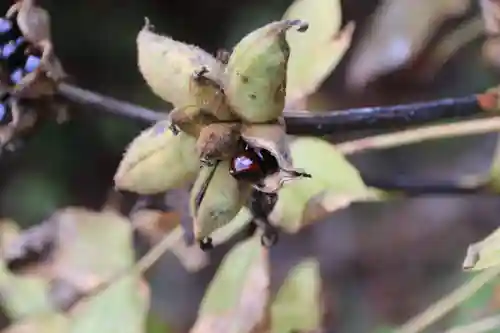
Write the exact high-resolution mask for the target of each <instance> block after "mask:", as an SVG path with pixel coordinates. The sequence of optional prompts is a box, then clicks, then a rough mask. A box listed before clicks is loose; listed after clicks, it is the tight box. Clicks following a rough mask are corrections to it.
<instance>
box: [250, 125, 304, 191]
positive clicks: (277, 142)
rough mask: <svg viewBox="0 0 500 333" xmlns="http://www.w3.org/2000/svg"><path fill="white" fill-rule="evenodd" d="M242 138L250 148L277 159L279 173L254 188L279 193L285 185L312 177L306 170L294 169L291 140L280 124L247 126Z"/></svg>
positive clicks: (268, 177)
mask: <svg viewBox="0 0 500 333" xmlns="http://www.w3.org/2000/svg"><path fill="white" fill-rule="evenodd" d="M241 137H242V139H243V140H244V141H246V142H247V143H248V144H249V145H250V146H252V147H254V148H261V149H265V150H267V151H268V152H269V153H271V155H272V156H273V157H274V158H275V159H276V162H277V164H278V166H279V169H278V171H277V172H275V173H273V174H271V175H268V176H267V177H266V178H265V179H264V180H263V181H262V184H260V185H255V186H254V188H255V189H257V190H259V191H262V192H266V193H274V192H277V191H278V190H279V189H280V188H281V187H282V186H283V184H285V183H286V182H289V181H293V180H295V179H299V178H303V177H311V176H310V175H309V174H307V173H305V172H304V170H300V169H295V168H294V167H293V161H292V155H291V153H290V146H289V140H288V137H287V135H286V133H285V127H284V126H283V125H282V124H280V123H276V124H262V125H260V124H259V125H247V126H244V127H243V129H242V131H241Z"/></svg>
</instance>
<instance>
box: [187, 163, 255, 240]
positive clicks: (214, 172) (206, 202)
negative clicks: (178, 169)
mask: <svg viewBox="0 0 500 333" xmlns="http://www.w3.org/2000/svg"><path fill="white" fill-rule="evenodd" d="M250 193H251V186H250V184H247V183H243V182H238V181H237V180H236V179H234V178H233V177H232V176H231V175H230V174H229V162H228V161H221V162H218V163H216V164H215V165H213V166H204V167H202V168H201V170H200V173H199V175H198V178H197V179H196V182H195V184H194V186H193V188H192V189H191V200H190V209H191V215H192V216H193V224H194V225H193V230H194V235H195V239H196V240H197V241H201V240H203V239H205V238H206V237H208V236H210V234H211V233H213V232H214V231H216V230H217V229H219V228H221V227H223V226H225V225H226V224H228V223H229V222H231V220H232V219H233V218H234V217H235V216H236V214H238V212H239V211H240V209H241V207H242V206H243V204H244V203H245V202H246V201H247V200H248V198H249V196H250Z"/></svg>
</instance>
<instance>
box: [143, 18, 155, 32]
mask: <svg viewBox="0 0 500 333" xmlns="http://www.w3.org/2000/svg"><path fill="white" fill-rule="evenodd" d="M153 29H154V26H153V24H152V23H151V20H150V19H149V17H147V16H144V25H143V26H142V30H146V31H152V30H153Z"/></svg>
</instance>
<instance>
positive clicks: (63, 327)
mask: <svg viewBox="0 0 500 333" xmlns="http://www.w3.org/2000/svg"><path fill="white" fill-rule="evenodd" d="M68 326H69V321H68V319H67V318H66V317H65V316H63V315H61V314H56V313H44V314H39V315H36V316H33V317H29V318H27V319H25V320H22V321H19V322H16V323H15V324H13V325H12V326H10V327H8V328H7V329H5V330H3V331H2V333H68V332H69V330H68V328H69V327H68Z"/></svg>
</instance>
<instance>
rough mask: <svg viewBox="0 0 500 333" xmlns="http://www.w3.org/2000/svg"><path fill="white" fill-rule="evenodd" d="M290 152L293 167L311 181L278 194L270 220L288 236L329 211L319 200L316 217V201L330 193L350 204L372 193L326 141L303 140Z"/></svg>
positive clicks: (296, 183) (301, 181) (293, 184)
mask: <svg viewBox="0 0 500 333" xmlns="http://www.w3.org/2000/svg"><path fill="white" fill-rule="evenodd" d="M290 150H291V155H292V159H293V164H294V166H296V167H298V168H301V169H304V170H305V171H306V172H308V173H310V174H311V176H312V177H311V178H304V179H298V180H295V181H293V182H290V183H288V184H286V185H285V186H284V187H283V188H282V189H281V190H280V191H279V195H278V201H277V203H276V206H275V207H274V209H273V211H272V212H271V215H270V217H269V218H270V220H271V221H272V222H273V223H274V224H276V225H279V226H280V227H282V228H284V229H285V230H287V231H288V232H297V231H298V230H299V229H300V228H301V227H302V225H303V223H307V221H304V218H306V217H307V218H306V220H310V219H311V218H312V217H313V216H315V217H317V216H318V215H321V213H324V212H325V211H327V208H325V207H327V206H328V205H327V206H323V205H324V203H323V202H322V201H321V200H320V201H319V205H320V206H319V207H320V211H319V212H318V211H316V212H315V213H313V212H314V210H315V208H313V207H314V205H313V204H315V203H316V201H314V200H315V198H316V199H317V198H320V197H321V196H322V195H324V194H325V193H327V192H328V193H330V194H329V195H331V193H333V195H337V196H339V197H344V198H349V200H352V199H355V198H360V197H363V196H365V195H368V193H370V189H369V188H368V187H367V186H366V185H365V184H364V183H363V181H362V179H361V177H360V175H359V172H358V170H356V168H354V167H353V166H352V165H351V164H350V163H349V162H348V161H347V160H346V159H345V157H344V156H343V155H342V154H341V153H340V152H338V151H337V150H336V149H335V147H334V146H333V145H332V144H330V143H328V142H327V141H325V140H322V139H318V138H312V137H302V138H298V139H295V140H294V141H293V142H292V143H291V145H290ZM311 200H313V201H311ZM340 202H344V200H340ZM311 205H313V206H311ZM331 208H332V207H329V208H328V211H330V209H331ZM316 209H317V207H316ZM306 210H308V211H306ZM308 216H309V217H308Z"/></svg>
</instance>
